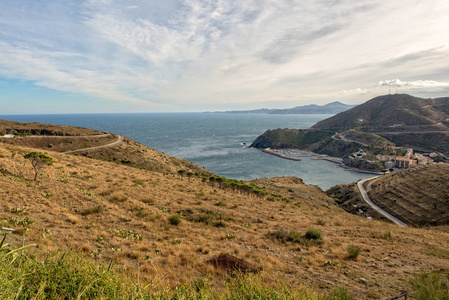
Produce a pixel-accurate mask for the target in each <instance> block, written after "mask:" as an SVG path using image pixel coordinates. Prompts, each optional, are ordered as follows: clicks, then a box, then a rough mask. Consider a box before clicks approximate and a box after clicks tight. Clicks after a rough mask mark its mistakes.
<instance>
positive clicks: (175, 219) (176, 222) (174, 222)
mask: <svg viewBox="0 0 449 300" xmlns="http://www.w3.org/2000/svg"><path fill="white" fill-rule="evenodd" d="M168 221H169V222H170V224H171V225H174V226H178V225H179V224H181V217H180V216H178V215H174V216H171V217H170V218H168Z"/></svg>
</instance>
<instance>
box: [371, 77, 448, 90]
mask: <svg viewBox="0 0 449 300" xmlns="http://www.w3.org/2000/svg"><path fill="white" fill-rule="evenodd" d="M376 85H377V86H392V87H406V88H424V89H427V88H439V87H448V86H449V83H447V82H438V81H435V80H413V81H402V80H400V79H393V80H384V81H379V82H378V83H377V84H376Z"/></svg>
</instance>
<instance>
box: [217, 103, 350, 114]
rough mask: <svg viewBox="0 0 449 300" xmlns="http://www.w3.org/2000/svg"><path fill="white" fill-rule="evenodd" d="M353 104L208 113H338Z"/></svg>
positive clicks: (311, 105)
mask: <svg viewBox="0 0 449 300" xmlns="http://www.w3.org/2000/svg"><path fill="white" fill-rule="evenodd" d="M354 106H355V105H349V104H344V103H341V102H339V101H335V102H332V103H328V104H325V105H316V104H310V105H303V106H295V107H292V108H285V109H276V108H274V109H270V108H260V109H253V110H231V111H215V112H210V113H228V114H309V115H312V114H338V113H341V112H343V111H346V110H348V109H350V108H353V107H354Z"/></svg>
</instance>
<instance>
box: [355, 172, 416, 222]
mask: <svg viewBox="0 0 449 300" xmlns="http://www.w3.org/2000/svg"><path fill="white" fill-rule="evenodd" d="M379 177H380V176H376V177H372V178H368V179H364V180H359V181H358V182H357V187H358V188H359V191H360V194H361V195H362V198H363V200H365V202H366V203H368V205H369V206H371V207H372V208H373V209H374V210H376V211H377V212H379V213H381V214H382V215H383V216H385V217H386V218H387V219H389V220H391V221H392V222H394V223H396V224H398V225H399V226H401V227H407V224H405V223H404V222H402V221H401V220H399V219H398V218H396V217H393V216H392V215H390V214H389V213H387V212H386V211H384V210H383V209H381V208H380V207H378V206H377V205H376V204H374V203H373V202H372V201H371V199H370V198H369V196H368V192H367V191H366V190H365V188H364V187H363V184H364V183H365V182H366V181H368V180H372V179H376V178H377V179H378V178H379ZM372 183H373V182H371V183H370V184H368V188H369V190H371V184H372Z"/></svg>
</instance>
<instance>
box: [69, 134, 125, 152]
mask: <svg viewBox="0 0 449 300" xmlns="http://www.w3.org/2000/svg"><path fill="white" fill-rule="evenodd" d="M121 141H123V136H121V135H118V134H117V140H116V141H114V142H112V143H110V144H106V145H102V146H96V147H90V148H84V149H77V150H70V151H66V152H62V153H65V154H69V153H76V152H84V151H90V150H98V149H101V148H106V147H111V146H114V145H117V144H118V143H120V142H121Z"/></svg>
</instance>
